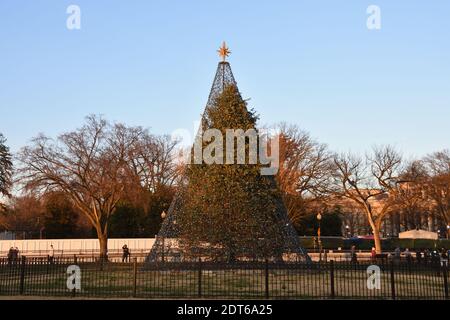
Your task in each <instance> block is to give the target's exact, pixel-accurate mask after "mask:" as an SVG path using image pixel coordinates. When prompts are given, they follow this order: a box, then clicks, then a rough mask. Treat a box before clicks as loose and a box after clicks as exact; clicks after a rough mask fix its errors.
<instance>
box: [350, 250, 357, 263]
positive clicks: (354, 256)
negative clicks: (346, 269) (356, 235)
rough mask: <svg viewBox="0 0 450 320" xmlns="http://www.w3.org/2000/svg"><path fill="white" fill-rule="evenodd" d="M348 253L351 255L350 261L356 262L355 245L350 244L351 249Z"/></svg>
mask: <svg viewBox="0 0 450 320" xmlns="http://www.w3.org/2000/svg"><path fill="white" fill-rule="evenodd" d="M350 255H351V263H358V257H357V255H356V247H355V246H352V248H351V250H350Z"/></svg>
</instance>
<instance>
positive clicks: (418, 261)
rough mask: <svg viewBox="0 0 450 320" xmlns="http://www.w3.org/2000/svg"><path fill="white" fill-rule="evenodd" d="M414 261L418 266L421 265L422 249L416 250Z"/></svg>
mask: <svg viewBox="0 0 450 320" xmlns="http://www.w3.org/2000/svg"><path fill="white" fill-rule="evenodd" d="M416 261H417V263H418V264H421V263H422V249H416Z"/></svg>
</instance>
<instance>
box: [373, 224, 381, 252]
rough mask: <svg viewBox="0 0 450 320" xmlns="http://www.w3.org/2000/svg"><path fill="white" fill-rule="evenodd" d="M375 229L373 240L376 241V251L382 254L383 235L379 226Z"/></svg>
mask: <svg viewBox="0 0 450 320" xmlns="http://www.w3.org/2000/svg"><path fill="white" fill-rule="evenodd" d="M372 231H373V240H374V242H375V251H376V252H377V254H381V237H380V230H379V229H378V228H374V230H372Z"/></svg>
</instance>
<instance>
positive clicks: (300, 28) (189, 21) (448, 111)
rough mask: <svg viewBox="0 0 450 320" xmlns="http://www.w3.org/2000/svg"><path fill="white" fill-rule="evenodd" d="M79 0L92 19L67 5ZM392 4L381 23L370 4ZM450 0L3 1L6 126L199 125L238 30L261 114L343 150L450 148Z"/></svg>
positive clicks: (242, 65) (243, 85) (26, 132)
mask: <svg viewBox="0 0 450 320" xmlns="http://www.w3.org/2000/svg"><path fill="white" fill-rule="evenodd" d="M70 4H77V5H79V6H80V8H81V30H72V31H70V30H68V29H67V28H66V19H67V16H68V15H67V14H66V8H67V6H68V5H70ZM370 4H375V5H378V6H380V8H381V23H382V25H381V27H382V28H381V30H378V31H373V30H372V31H370V30H368V29H367V28H366V19H367V16H368V15H367V14H366V8H367V7H368V6H369V5H370ZM449 39H450V1H448V0H434V1H424V0H421V1H419V0H416V1H414V0H409V1H406V0H395V1H392V0H371V1H363V0H354V1H348V0H345V1H344V0H342V1H335V0H333V1H332V0H330V1H318V0H314V1H313V0H311V1H298V0H297V1H261V0H259V1H213V0H204V1H196V0H191V1H182V0H179V1H167V0H166V1H151V0H148V1H147V0H146V1H144V0H142V1H138V0H135V1H125V0H121V1H118V0H115V1H114V0H103V1H100V0H95V1H92V0H89V1H86V0H71V1H65V0H53V1H50V0H41V1H25V0H1V2H0V132H3V133H4V134H5V135H6V137H7V138H8V141H9V144H10V145H11V148H12V149H13V150H14V151H17V150H18V149H19V148H20V147H22V146H24V145H25V144H26V143H28V141H29V140H30V139H31V138H32V137H33V136H35V135H36V134H38V133H39V132H45V133H47V134H49V135H51V136H56V135H57V134H58V133H61V132H63V131H65V130H71V129H74V128H76V127H78V126H80V124H81V123H82V122H83V118H84V117H85V116H86V115H88V114H90V113H95V114H104V115H105V116H106V117H107V118H108V119H110V120H113V121H123V122H125V123H128V124H132V125H142V126H146V127H151V129H152V131H153V132H155V133H170V132H172V131H173V130H175V129H177V128H186V129H189V130H192V123H193V121H195V120H198V118H199V115H200V113H201V112H202V110H203V108H204V105H205V103H206V100H207V96H208V93H209V89H210V86H211V82H212V80H213V76H214V73H215V69H216V65H217V62H218V57H217V55H216V50H217V48H218V47H219V46H220V44H221V42H222V40H226V41H227V42H228V44H229V46H230V49H231V50H232V53H233V54H232V56H231V57H230V62H231V65H232V68H233V71H234V74H235V77H236V79H237V81H238V85H239V88H240V90H241V92H242V93H243V96H244V97H246V98H251V101H250V105H251V106H252V107H254V108H255V109H256V110H257V111H258V112H259V114H260V116H261V123H262V124H268V123H274V122H279V121H287V122H292V123H297V124H299V125H300V126H301V127H302V128H304V129H305V130H308V131H309V132H311V134H312V135H313V136H314V137H315V138H317V139H318V140H320V141H321V142H324V143H327V144H329V145H330V147H331V148H332V149H335V150H340V151H347V150H353V151H356V152H362V151H364V150H367V149H369V148H370V147H371V146H372V145H374V144H384V143H391V144H394V145H396V146H397V147H399V148H400V149H401V150H403V151H404V152H406V153H407V154H409V155H416V156H421V155H423V154H425V153H428V152H432V151H434V150H439V149H443V148H450V125H449V123H450V40H449Z"/></svg>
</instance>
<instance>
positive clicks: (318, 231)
mask: <svg viewBox="0 0 450 320" xmlns="http://www.w3.org/2000/svg"><path fill="white" fill-rule="evenodd" d="M316 218H317V222H318V223H319V227H318V228H317V241H318V244H319V262H321V261H322V241H321V240H320V221H321V220H322V215H321V214H320V213H318V214H317V216H316Z"/></svg>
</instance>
